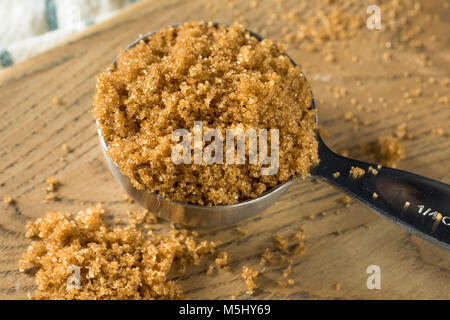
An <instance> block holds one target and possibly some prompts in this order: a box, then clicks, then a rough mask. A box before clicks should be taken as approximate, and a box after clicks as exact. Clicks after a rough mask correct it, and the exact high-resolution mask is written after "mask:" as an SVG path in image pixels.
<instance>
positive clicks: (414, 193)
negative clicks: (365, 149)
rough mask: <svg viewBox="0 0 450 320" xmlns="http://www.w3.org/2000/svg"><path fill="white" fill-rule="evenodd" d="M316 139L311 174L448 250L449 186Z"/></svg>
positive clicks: (449, 225) (449, 240) (449, 243)
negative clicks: (352, 156)
mask: <svg viewBox="0 0 450 320" xmlns="http://www.w3.org/2000/svg"><path fill="white" fill-rule="evenodd" d="M318 139H319V158H320V162H319V164H318V165H317V166H316V167H314V168H313V169H312V170H311V174H312V175H313V176H316V177H320V178H322V179H324V180H326V181H327V182H329V183H331V184H332V185H334V186H337V187H338V188H340V189H342V190H343V191H345V192H346V193H348V194H349V195H351V196H352V197H354V198H356V199H358V200H360V201H361V202H363V203H364V204H366V205H367V206H369V207H370V208H371V209H373V210H375V211H376V212H377V213H378V214H380V215H381V216H383V217H385V218H388V219H389V220H391V221H392V222H395V223H396V224H398V225H400V226H401V227H403V228H405V229H406V230H408V231H409V232H411V233H414V234H416V235H418V236H420V237H422V238H424V239H426V240H429V241H431V242H433V243H435V244H437V245H439V246H441V247H443V248H445V249H447V250H450V185H448V184H445V183H443V182H440V181H437V180H433V179H429V178H426V177H423V176H420V175H417V174H414V173H410V172H406V171H402V170H397V169H392V168H388V167H381V166H377V165H375V164H371V163H367V162H363V161H358V160H354V159H350V158H347V157H344V156H341V155H338V154H336V153H334V152H333V151H331V150H330V149H329V148H328V147H327V146H326V145H325V144H324V142H323V141H322V139H321V138H320V136H319V137H318ZM352 167H359V168H361V169H364V170H365V174H364V175H362V176H361V177H358V178H354V177H352V176H351V175H350V174H349V172H350V170H351V168H352ZM369 167H372V168H373V169H376V172H375V171H374V170H369ZM336 172H339V175H338V174H336Z"/></svg>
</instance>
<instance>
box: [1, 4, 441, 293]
mask: <svg viewBox="0 0 450 320" xmlns="http://www.w3.org/2000/svg"><path fill="white" fill-rule="evenodd" d="M266 3H267V1H266V2H264V3H261V4H260V5H259V6H257V7H256V8H252V7H251V6H246V7H244V8H243V9H240V7H239V6H240V2H236V4H235V5H234V6H233V5H224V6H223V8H220V7H219V8H216V9H214V8H213V9H211V8H208V7H207V6H205V5H204V1H171V0H165V1H156V0H153V1H144V2H141V3H138V4H136V5H133V6H131V7H129V8H127V9H125V10H123V11H122V12H121V13H120V14H119V15H118V16H116V17H114V18H113V19H111V20H108V21H106V22H104V23H101V24H99V25H95V26H92V27H90V28H89V29H87V31H85V32H83V33H82V34H80V35H77V36H75V37H73V38H71V39H70V40H68V41H67V42H66V43H65V44H63V45H62V46H60V47H58V48H56V49H54V50H51V51H49V52H46V53H44V54H42V55H39V56H38V57H36V58H33V59H31V60H29V61H27V62H25V63H22V64H19V65H16V66H13V67H11V68H8V69H5V70H3V71H2V72H1V73H0V81H1V86H0V135H1V139H0V146H1V148H0V153H1V163H0V196H1V197H2V198H3V196H5V195H11V196H12V197H13V198H14V199H15V201H16V203H15V205H13V206H7V205H6V204H3V203H2V204H1V215H0V298H2V299H16V298H18V299H23V298H26V297H27V293H28V292H30V291H31V290H33V289H34V285H33V279H32V278H31V277H30V276H28V275H26V274H22V273H19V271H18V267H17V261H18V259H19V258H20V256H21V254H22V253H23V252H24V250H25V249H26V246H27V244H28V243H29V241H28V240H27V239H25V238H24V230H25V223H26V222H27V221H29V220H33V219H35V218H37V217H40V216H42V215H43V213H44V212H46V211H48V210H61V211H67V212H77V211H78V210H81V209H83V208H86V207H88V206H90V205H93V204H94V203H97V202H102V203H104V205H105V207H106V208H107V210H108V217H115V216H120V217H121V216H124V215H125V211H126V210H127V209H130V208H136V205H134V204H129V203H128V202H127V201H125V200H123V192H122V191H121V190H120V188H119V186H118V184H117V183H116V182H115V181H114V180H113V178H112V176H111V174H110V172H109V171H108V170H107V168H106V165H105V162H104V159H103V157H102V155H101V151H100V147H99V143H98V139H97V136H96V135H97V133H96V128H95V123H94V119H93V117H92V115H91V114H89V112H88V110H89V109H90V108H91V103H92V97H93V93H94V88H95V75H96V74H97V73H99V72H100V71H102V70H104V69H105V67H106V66H107V65H108V64H109V63H110V62H111V61H112V59H113V58H114V56H115V55H116V53H117V51H118V49H119V48H120V47H124V46H125V45H126V44H128V43H130V42H131V41H132V40H134V39H135V38H136V37H137V35H138V34H140V33H141V34H143V33H146V32H148V31H150V30H153V29H156V28H159V27H162V26H165V25H170V24H173V23H177V22H182V21H189V20H210V21H222V22H233V21H234V20H236V19H237V18H238V16H240V15H243V16H244V17H245V22H246V23H247V25H248V27H249V29H252V30H260V29H261V28H262V27H263V26H265V24H266V21H267V19H266V18H267V16H269V14H270V13H271V12H272V11H275V9H274V8H272V7H271V6H269V5H268V4H266ZM422 4H423V9H422V14H421V15H420V16H418V17H417V22H418V23H419V22H422V25H423V22H424V21H425V19H427V18H426V15H427V14H428V15H430V16H431V17H434V16H436V15H437V16H439V17H440V18H441V21H440V22H430V23H429V26H428V27H425V28H424V29H423V30H422V32H421V33H420V34H419V35H418V36H417V37H418V38H419V39H420V40H421V41H423V43H424V48H418V49H417V48H410V47H404V48H401V47H397V48H396V47H393V48H391V49H390V51H389V52H391V58H390V59H391V60H392V61H391V62H383V53H384V52H386V48H383V46H382V45H380V43H381V44H382V43H383V41H384V40H383V39H384V38H386V39H389V37H392V36H393V35H392V31H371V30H364V31H361V32H362V37H359V38H356V39H351V40H346V41H345V45H344V47H342V46H340V44H338V41H336V42H332V43H331V48H333V45H334V44H336V45H339V46H338V47H337V48H346V49H343V50H337V49H336V50H335V51H334V54H335V57H336V60H337V61H336V62H335V63H328V62H325V61H324V58H323V55H322V53H321V52H320V51H319V52H316V51H312V52H310V51H307V50H303V49H301V48H299V47H298V46H295V45H294V46H293V47H291V48H290V49H289V53H290V54H291V56H292V57H293V58H294V59H295V60H296V61H297V62H299V63H300V64H302V65H303V66H304V69H305V73H306V75H307V77H308V79H309V80H310V81H311V83H312V88H313V91H314V94H315V97H316V100H317V105H318V108H319V119H320V124H321V126H322V127H323V128H324V129H326V130H327V131H329V133H330V134H329V136H328V137H326V138H325V141H326V143H327V144H328V145H329V146H330V147H332V148H333V149H334V150H348V151H349V152H350V154H351V155H353V156H355V157H357V158H360V159H363V160H364V159H365V157H366V156H365V155H364V152H363V151H361V150H360V148H359V147H358V146H359V144H361V143H367V142H370V141H373V140H374V139H376V138H377V137H378V136H380V135H388V134H393V133H394V132H395V130H396V128H397V126H398V125H400V124H401V123H406V124H407V126H406V130H407V133H409V134H410V135H411V137H409V139H406V140H405V141H403V145H404V146H405V149H406V158H405V159H403V160H402V161H401V162H400V163H399V164H398V166H397V167H399V168H401V169H404V170H408V171H413V172H416V173H418V174H422V175H425V176H428V177H431V178H434V179H439V180H441V181H443V182H446V183H450V139H449V133H450V129H449V125H448V123H449V120H450V107H449V104H448V102H447V103H445V101H444V103H438V102H437V98H436V96H445V95H448V86H445V85H444V86H442V85H440V84H439V82H440V81H441V80H442V79H444V78H445V77H448V76H449V71H450V62H449V61H450V50H449V48H450V47H449V40H450V39H449V36H448V29H449V23H448V21H449V11H448V9H443V8H442V6H441V2H439V1H433V3H428V2H425V1H422ZM283 5H284V6H286V8H285V9H283V10H287V9H289V8H294V9H295V7H296V2H295V1H285V3H284V4H283ZM315 5H316V4H315V3H314V4H311V6H312V7H313V8H314V6H315ZM216 6H220V5H219V4H216ZM276 10H279V9H276ZM364 14H365V12H364V11H363V12H362V15H363V17H364ZM433 19H434V18H433ZM433 19H432V20H433ZM433 21H434V20H433ZM283 23H284V22H283V21H275V22H274V24H272V25H271V26H268V27H267V33H268V36H269V37H272V38H275V39H278V38H279V35H280V30H281V29H282V26H283ZM361 28H363V29H365V23H364V24H363V26H362V27H361ZM376 32H380V34H378V35H375V33H376ZM432 35H436V39H433V37H432ZM394 36H395V35H394ZM423 52H425V53H426V54H427V55H428V58H429V60H430V61H432V64H431V65H424V66H421V65H420V61H419V60H420V54H421V53H423ZM352 55H354V56H356V57H357V59H353V61H352V59H350V57H351V56H352ZM356 60H357V61H356ZM405 72H408V73H409V74H410V75H408V74H406V75H405ZM430 77H434V78H435V79H436V82H437V83H435V84H432V83H429V82H428V79H429V78H430ZM427 83H428V84H427ZM417 86H422V88H423V93H422V95H421V96H420V97H418V98H415V99H414V101H413V103H410V104H407V103H405V97H404V96H403V95H404V92H405V90H407V89H408V88H415V87H417ZM335 87H337V88H341V87H345V88H346V89H347V91H348V94H346V95H344V96H343V97H340V98H336V97H335V96H334V90H335V89H334V88H335ZM54 97H59V98H60V99H61V101H62V104H61V105H55V104H53V103H52V99H53V98H54ZM380 97H383V99H384V101H386V103H388V106H387V107H384V108H383V107H382V104H383V102H382V101H383V100H379V98H380ZM352 98H354V99H357V101H358V103H361V105H362V106H363V108H362V110H358V108H357V107H356V106H355V105H353V104H352V103H351V99H352ZM380 101H381V102H380ZM368 108H369V109H368ZM395 108H399V109H400V110H397V111H399V112H394V111H395V110H394V109H395ZM359 109H361V108H359ZM370 109H372V112H370V111H371V110H370ZM348 111H351V112H352V113H353V114H354V115H355V116H357V117H358V118H359V119H361V120H366V119H369V120H370V124H369V125H360V126H359V129H357V130H355V129H354V128H353V127H354V125H353V124H352V123H351V122H349V121H346V120H345V119H344V114H345V113H346V112H348ZM433 128H443V129H444V131H445V133H444V135H436V134H432V133H431V130H432V129H433ZM63 144H67V145H68V146H69V147H70V149H71V152H70V153H69V154H68V155H64V152H63V150H62V149H61V146H62V145H63ZM61 157H64V158H65V161H61V160H60V158H61ZM48 176H55V177H57V178H58V179H59V180H60V181H61V183H62V186H61V188H60V190H59V191H58V195H59V196H60V198H61V200H60V201H55V202H52V203H44V202H43V200H44V197H45V192H44V190H43V188H44V187H45V179H46V178H47V177H48ZM342 196H343V195H342V194H341V193H340V192H339V191H337V190H335V189H334V188H332V187H331V186H329V185H327V184H325V183H323V182H321V181H314V180H312V179H310V180H306V181H304V182H301V183H298V184H297V185H295V186H293V187H291V188H290V190H289V191H288V193H287V194H285V195H284V196H283V197H282V199H281V200H279V201H278V202H277V203H275V204H274V205H273V206H272V207H271V208H270V209H268V210H266V211H265V212H263V213H261V214H259V215H258V216H255V217H253V218H251V219H249V220H247V221H243V222H242V223H240V224H239V226H240V227H242V228H244V229H246V230H247V231H248V232H249V233H248V235H247V236H239V235H237V234H236V232H235V230H234V228H235V227H236V226H226V227H222V228H216V229H213V230H200V233H201V234H202V235H204V237H206V238H207V239H211V240H220V241H222V242H223V245H222V246H221V247H220V249H221V250H225V251H227V252H229V253H230V255H231V258H232V264H231V269H230V270H229V271H224V270H223V271H220V272H219V273H218V274H217V276H214V277H208V276H206V275H205V269H206V267H205V266H204V265H202V266H199V267H195V268H192V269H190V271H188V273H187V274H186V275H185V276H183V277H181V278H180V283H181V285H182V287H183V289H184V290H185V294H186V296H187V297H189V298H194V299H197V298H200V299H201V298H208V299H210V298H211V299H224V298H229V297H231V296H232V295H235V296H236V297H237V298H249V296H248V295H247V294H246V293H245V286H244V284H243V281H242V279H240V272H241V269H242V266H243V265H248V266H253V267H255V268H257V269H261V267H260V266H259V264H258V263H259V258H260V255H261V253H262V252H263V251H264V249H265V248H270V249H271V250H274V247H273V243H272V236H273V235H275V234H281V235H283V236H286V237H289V236H291V235H292V234H294V233H295V232H297V231H298V230H299V229H300V227H304V228H305V230H306V240H305V245H306V247H307V253H306V254H304V255H302V256H294V257H293V259H294V260H293V263H294V264H293V272H292V274H291V276H290V277H291V278H293V279H294V280H295V284H294V285H292V286H289V287H286V288H282V287H280V286H279V285H278V283H277V282H278V281H279V280H283V277H282V275H281V272H282V270H283V268H284V267H281V266H280V267H269V268H266V270H265V271H264V272H263V273H262V274H261V275H260V278H259V288H260V289H259V290H258V291H257V292H256V294H255V297H256V298H263V299H305V298H306V299H335V298H344V299H352V298H358V299H397V298H399V299H404V298H419V299H449V298H450V273H449V269H450V253H449V252H447V251H445V250H443V249H441V248H439V247H436V246H434V245H432V244H430V243H428V242H426V241H424V240H422V239H420V238H418V237H415V236H412V235H411V234H409V233H408V232H406V231H404V230H402V229H401V228H399V227H398V226H396V225H394V224H392V223H390V222H388V221H386V220H384V219H382V218H380V217H378V216H377V215H376V214H374V213H373V212H371V211H370V210H368V209H367V208H365V207H364V206H362V205H361V204H359V203H357V202H355V201H354V202H352V203H351V204H350V206H349V207H345V206H344V205H343V204H342V203H341V202H340V201H339V200H340V199H341V198H342ZM319 213H324V214H323V215H322V214H319ZM166 225H167V224H166ZM163 226H164V224H163ZM338 230H339V231H340V232H337V231H338ZM369 265H377V266H379V267H380V268H381V290H369V289H368V288H367V286H366V281H367V278H368V276H369V274H367V273H366V268H367V267H368V266H369ZM336 284H340V286H341V288H340V290H337V289H336Z"/></svg>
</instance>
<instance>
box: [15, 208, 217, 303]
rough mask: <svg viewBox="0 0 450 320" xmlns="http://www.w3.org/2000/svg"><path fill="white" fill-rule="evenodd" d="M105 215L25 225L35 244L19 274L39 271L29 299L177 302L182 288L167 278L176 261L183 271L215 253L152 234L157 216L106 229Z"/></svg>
mask: <svg viewBox="0 0 450 320" xmlns="http://www.w3.org/2000/svg"><path fill="white" fill-rule="evenodd" d="M103 213H104V210H103V209H102V207H101V206H96V207H93V208H89V209H86V210H84V211H80V212H79V213H78V214H77V215H76V216H75V217H74V218H72V217H70V216H69V215H67V214H65V213H62V212H47V213H46V214H45V216H44V217H42V218H40V219H37V220H36V221H35V222H32V223H28V225H27V233H26V235H27V237H29V238H34V241H33V242H32V243H31V244H30V246H29V247H28V250H27V251H26V252H25V254H24V256H23V259H22V260H21V261H20V262H19V269H20V271H22V272H23V271H26V270H27V269H29V268H33V267H34V268H36V267H37V269H38V271H37V273H36V276H35V282H36V285H37V290H36V291H35V292H34V293H33V294H32V295H31V297H32V298H34V299H180V298H182V297H183V294H182V291H181V288H180V287H179V285H178V283H177V282H176V281H173V280H170V279H169V276H168V273H169V271H170V270H171V269H172V268H173V265H174V264H175V263H176V262H177V263H178V264H179V265H180V268H179V270H181V271H184V269H185V267H186V266H187V265H192V264H194V265H197V264H199V262H200V261H201V259H202V258H203V257H204V256H205V255H207V254H209V253H212V252H213V251H214V250H215V244H214V243H211V242H207V241H201V242H200V241H198V239H197V237H196V236H195V235H194V234H191V233H189V232H188V231H186V230H178V229H175V228H172V229H171V230H170V232H169V234H160V233H157V232H151V226H150V224H151V223H152V222H154V221H155V219H154V218H155V217H154V216H152V215H151V214H149V213H148V212H147V211H143V212H141V213H140V214H134V215H131V216H130V221H129V223H128V224H127V225H125V226H117V225H116V226H114V227H108V226H107V225H105V223H104V222H103V220H102V215H103ZM147 217H148V219H147ZM148 221H149V222H148ZM140 224H144V227H143V228H140V227H139V225H140ZM143 230H150V232H146V233H144V231H143ZM222 263H224V262H223V261H222ZM69 281H70V282H69Z"/></svg>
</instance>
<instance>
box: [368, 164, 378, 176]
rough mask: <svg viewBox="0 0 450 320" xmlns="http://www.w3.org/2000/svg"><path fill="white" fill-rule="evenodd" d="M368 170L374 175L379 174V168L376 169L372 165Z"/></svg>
mask: <svg viewBox="0 0 450 320" xmlns="http://www.w3.org/2000/svg"><path fill="white" fill-rule="evenodd" d="M367 171H368V172H370V173H371V174H373V175H374V176H376V175H377V174H378V170H377V169H375V168H374V167H372V166H370V167H369V168H368V169H367Z"/></svg>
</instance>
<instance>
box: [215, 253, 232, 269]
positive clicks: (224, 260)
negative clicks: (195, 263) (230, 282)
mask: <svg viewBox="0 0 450 320" xmlns="http://www.w3.org/2000/svg"><path fill="white" fill-rule="evenodd" d="M214 263H215V265H216V267H217V268H219V269H227V268H228V265H229V264H230V255H229V253H228V252H220V253H219V254H218V255H217V258H216V260H215V261H214Z"/></svg>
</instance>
